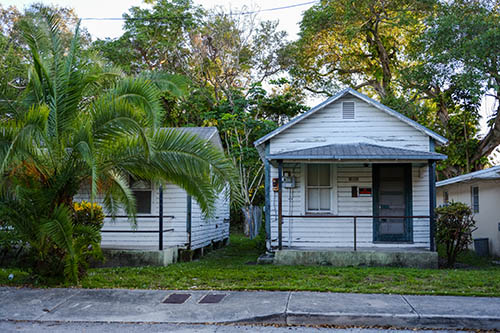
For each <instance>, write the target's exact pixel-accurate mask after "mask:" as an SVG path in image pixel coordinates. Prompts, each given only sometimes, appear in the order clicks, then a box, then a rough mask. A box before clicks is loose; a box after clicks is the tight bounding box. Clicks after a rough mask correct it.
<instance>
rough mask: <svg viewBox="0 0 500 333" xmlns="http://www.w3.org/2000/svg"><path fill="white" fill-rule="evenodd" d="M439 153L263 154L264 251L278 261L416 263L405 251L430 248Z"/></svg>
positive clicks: (337, 149) (363, 148)
mask: <svg viewBox="0 0 500 333" xmlns="http://www.w3.org/2000/svg"><path fill="white" fill-rule="evenodd" d="M441 156H442V155H439V154H436V153H432V152H420V151H411V150H405V149H395V148H387V147H381V146H374V145H368V144H354V145H344V144H342V145H337V144H334V145H329V146H323V147H317V148H309V149H304V150H298V151H293V152H285V153H279V154H269V155H267V163H268V174H267V175H266V180H267V179H269V180H271V179H272V181H266V183H268V184H272V186H273V187H272V189H271V188H269V190H266V192H267V191H269V192H267V193H269V197H268V198H267V205H268V206H267V207H266V208H267V209H266V213H267V216H266V222H267V225H266V226H267V234H268V237H269V238H268V249H270V250H271V251H278V252H280V254H279V255H277V257H276V262H278V263H291V262H296V263H299V264H300V263H307V262H312V263H315V264H321V263H324V264H332V265H337V264H338V265H389V266H392V265H400V266H405V265H407V266H410V267H422V265H421V264H420V263H418V262H413V261H412V258H411V257H412V255H414V254H416V253H430V251H434V250H435V246H434V233H433V228H434V227H433V223H434V221H433V215H434V205H435V193H434V189H435V188H434V162H435V160H436V159H440V158H441ZM267 177H269V178H267ZM354 252H361V253H360V254H356V253H354ZM431 257H432V258H435V259H436V260H434V259H432V258H431ZM429 258H430V259H429ZM415 260H417V259H415ZM422 260H423V261H425V260H430V263H429V265H430V267H434V266H435V265H437V256H436V255H434V254H430V255H424V256H423V257H422ZM417 261H418V260H417ZM405 262H406V263H408V264H405Z"/></svg>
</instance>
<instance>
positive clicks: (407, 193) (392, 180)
mask: <svg viewBox="0 0 500 333" xmlns="http://www.w3.org/2000/svg"><path fill="white" fill-rule="evenodd" d="M373 171H374V175H373V180H374V198H373V199H374V200H373V202H374V207H373V208H374V209H373V211H374V215H375V216H380V218H374V221H373V222H374V230H373V231H374V233H373V235H374V241H378V242H408V241H411V240H412V232H411V231H412V227H411V223H412V221H411V218H402V217H398V218H396V217H395V218H390V216H410V215H411V211H412V209H411V165H406V164H404V165H401V164H398V165H376V166H374V169H373Z"/></svg>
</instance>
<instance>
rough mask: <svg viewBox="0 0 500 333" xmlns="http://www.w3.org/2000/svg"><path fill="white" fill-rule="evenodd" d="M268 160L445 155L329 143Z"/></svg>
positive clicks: (441, 157) (406, 158)
mask: <svg viewBox="0 0 500 333" xmlns="http://www.w3.org/2000/svg"><path fill="white" fill-rule="evenodd" d="M267 158H268V159H269V160H285V159H287V160H325V159H326V160H444V159H446V155H443V154H439V153H434V152H425V151H416V150H410V149H402V148H393V147H384V146H378V145H374V144H369V143H348V144H331V145H326V146H320V147H313V148H306V149H298V150H292V151H287V152H280V153H277V154H271V155H268V156H267Z"/></svg>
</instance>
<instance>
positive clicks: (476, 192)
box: [471, 186, 479, 213]
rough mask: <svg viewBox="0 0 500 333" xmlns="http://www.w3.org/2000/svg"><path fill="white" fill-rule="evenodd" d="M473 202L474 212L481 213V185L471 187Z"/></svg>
mask: <svg viewBox="0 0 500 333" xmlns="http://www.w3.org/2000/svg"><path fill="white" fill-rule="evenodd" d="M471 203H472V210H473V211H474V213H479V187H477V186H472V187H471Z"/></svg>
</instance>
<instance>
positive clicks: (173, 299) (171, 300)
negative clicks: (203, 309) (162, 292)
mask: <svg viewBox="0 0 500 333" xmlns="http://www.w3.org/2000/svg"><path fill="white" fill-rule="evenodd" d="M189 297H191V294H170V295H169V296H168V297H167V298H165V299H164V300H163V302H162V303H165V304H183V303H184V302H185V301H187V299H188V298H189Z"/></svg>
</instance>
